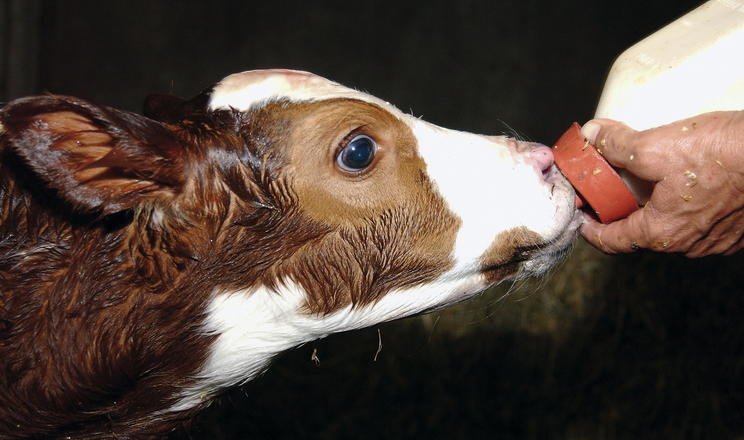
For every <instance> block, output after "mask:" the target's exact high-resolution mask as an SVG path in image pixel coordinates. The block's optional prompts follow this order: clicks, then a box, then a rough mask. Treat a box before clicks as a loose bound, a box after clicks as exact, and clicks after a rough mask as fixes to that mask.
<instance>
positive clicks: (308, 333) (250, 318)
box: [168, 273, 486, 412]
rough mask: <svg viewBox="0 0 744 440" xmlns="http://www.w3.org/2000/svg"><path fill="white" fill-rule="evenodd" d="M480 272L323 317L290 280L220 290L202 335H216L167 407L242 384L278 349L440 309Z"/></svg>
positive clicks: (476, 286)
mask: <svg viewBox="0 0 744 440" xmlns="http://www.w3.org/2000/svg"><path fill="white" fill-rule="evenodd" d="M485 287H486V286H485V282H484V280H483V278H482V277H481V276H480V275H473V276H470V277H467V278H462V277H456V276H453V274H452V273H448V274H445V275H444V276H442V277H440V278H439V279H438V280H436V281H434V282H431V283H427V284H425V285H422V286H418V287H414V288H410V289H403V290H397V291H392V292H389V293H387V294H386V295H385V296H384V297H383V298H382V299H380V300H379V301H378V302H377V303H375V304H370V305H366V306H362V307H352V306H347V307H344V308H343V309H341V310H339V311H337V312H334V313H332V314H330V315H326V316H318V315H310V314H307V313H306V312H305V311H304V310H303V305H304V303H305V300H306V298H307V297H306V295H305V292H304V291H303V289H302V288H301V287H300V286H299V285H297V284H296V283H293V282H287V283H285V284H284V285H283V286H281V287H279V288H278V291H272V290H270V289H268V288H265V287H261V288H258V289H256V290H255V291H253V292H249V291H237V292H222V293H217V294H215V295H214V297H213V299H212V300H211V302H210V303H209V304H208V306H207V312H206V319H205V321H204V324H203V330H204V333H205V334H207V335H217V339H216V340H215V342H214V344H213V345H212V347H211V353H210V356H209V358H208V360H207V362H206V364H205V365H204V367H203V368H202V370H201V371H200V372H199V374H198V375H197V377H196V379H197V383H196V384H194V385H193V386H191V387H189V388H187V389H184V390H183V392H182V393H181V397H180V399H179V401H178V403H176V404H175V405H173V406H172V407H171V408H170V409H168V411H169V412H170V411H183V410H187V409H190V408H193V407H195V406H197V405H199V404H201V403H203V402H205V401H208V400H210V399H211V398H212V397H214V396H215V395H216V394H217V393H218V392H219V391H221V390H222V389H224V388H227V387H230V386H234V385H238V384H241V383H245V382H247V381H249V380H251V379H253V378H254V377H256V375H258V374H259V373H261V372H262V371H264V370H265V369H266V368H267V367H268V366H269V363H270V361H271V359H272V358H273V357H274V356H275V355H276V354H278V353H280V352H282V351H285V350H288V349H290V348H292V347H295V346H298V345H301V344H304V343H307V342H310V341H313V340H315V339H319V338H324V337H326V336H328V335H329V334H331V333H337V332H341V331H346V330H354V329H359V328H363V327H369V326H371V325H374V324H378V323H381V322H385V321H390V320H393V319H397V318H402V317H405V316H410V315H413V314H415V313H419V312H422V311H428V310H433V309H436V308H441V307H444V306H446V305H449V304H452V303H455V302H459V301H462V300H464V299H467V298H469V297H470V296H472V295H474V294H476V293H478V292H479V291H481V290H482V289H483V288H485Z"/></svg>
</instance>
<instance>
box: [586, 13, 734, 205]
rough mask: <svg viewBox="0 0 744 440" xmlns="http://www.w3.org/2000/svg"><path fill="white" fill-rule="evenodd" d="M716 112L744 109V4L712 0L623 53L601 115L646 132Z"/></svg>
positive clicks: (643, 189)
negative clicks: (695, 116)
mask: <svg viewBox="0 0 744 440" xmlns="http://www.w3.org/2000/svg"><path fill="white" fill-rule="evenodd" d="M715 110H744V0H711V1H708V2H706V3H704V4H703V5H701V6H699V7H698V8H696V9H694V10H693V11H691V12H689V13H688V14H686V15H684V16H683V17H681V18H679V19H677V20H676V21H674V22H672V23H670V24H669V25H667V26H665V27H663V28H661V29H660V30H658V31H657V32H655V33H653V34H652V35H650V36H649V37H647V38H645V39H643V40H641V41H640V42H639V43H637V44H635V45H634V46H632V47H630V48H629V49H627V50H626V51H625V52H623V53H622V54H621V55H620V56H619V57H618V58H617V60H615V63H614V64H613V65H612V68H611V69H610V72H609V74H608V77H607V80H606V82H605V86H604V89H603V91H602V95H601V97H600V100H599V104H598V106H597V112H596V115H595V117H597V118H610V119H615V120H618V121H622V122H624V123H626V124H628V125H629V126H630V127H632V128H634V129H636V130H645V129H647V128H652V127H657V126H660V125H664V124H667V123H669V122H673V121H676V120H679V119H685V118H688V117H691V116H694V115H697V114H700V113H705V112H709V111H715ZM626 174H627V173H626ZM621 175H622V174H621ZM623 178H624V179H625V180H626V181H627V182H628V184H629V186H630V187H631V189H633V191H634V193H636V196H637V198H638V199H639V200H640V201H641V202H643V201H645V199H647V198H648V194H649V192H648V191H649V188H648V186H647V185H639V184H638V182H634V181H633V180H634V179H632V178H629V177H628V176H627V175H623Z"/></svg>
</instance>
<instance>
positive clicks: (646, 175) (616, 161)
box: [581, 119, 664, 182]
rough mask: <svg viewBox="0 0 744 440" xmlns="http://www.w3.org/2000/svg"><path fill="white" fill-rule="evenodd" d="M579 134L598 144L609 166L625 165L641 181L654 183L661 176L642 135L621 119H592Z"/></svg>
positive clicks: (623, 166) (621, 166) (620, 166)
mask: <svg viewBox="0 0 744 440" xmlns="http://www.w3.org/2000/svg"><path fill="white" fill-rule="evenodd" d="M581 134H582V135H583V136H584V137H585V138H586V139H587V140H588V141H589V143H591V144H593V145H594V146H596V147H597V149H598V150H599V151H600V153H602V155H603V156H604V157H605V159H607V160H608V161H609V162H610V163H611V164H612V165H614V166H616V167H619V168H625V169H627V170H628V171H630V172H631V173H633V174H635V175H636V176H638V177H640V178H641V179H643V180H648V181H651V182H656V181H659V180H661V179H662V178H663V177H664V176H663V175H660V174H659V172H658V168H659V167H658V166H656V165H657V164H656V163H655V162H654V158H653V157H649V149H648V148H645V147H646V145H644V140H645V138H644V136H642V135H641V133H640V132H638V131H636V130H633V129H632V128H630V127H628V126H627V125H625V124H623V123H622V122H618V121H613V120H611V119H592V120H591V121H589V122H587V123H586V124H584V126H583V127H582V128H581Z"/></svg>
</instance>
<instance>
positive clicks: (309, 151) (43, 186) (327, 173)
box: [0, 96, 458, 438]
mask: <svg viewBox="0 0 744 440" xmlns="http://www.w3.org/2000/svg"><path fill="white" fill-rule="evenodd" d="M200 103H203V97H200V98H198V99H197V100H195V101H192V102H188V103H185V102H181V101H177V100H174V101H168V102H165V103H163V102H160V103H159V104H161V105H160V106H159V107H158V106H153V108H151V111H150V114H151V115H152V116H156V117H158V118H160V119H161V120H162V122H157V121H155V120H152V119H147V118H144V117H142V116H138V115H134V114H130V113H125V112H120V111H116V110H113V109H109V108H105V107H99V106H95V105H92V104H90V103H88V102H86V101H83V100H79V99H76V98H68V97H58V96H45V97H36V98H26V99H22V100H18V101H14V102H13V103H10V104H8V106H6V107H5V108H4V109H3V110H2V111H0V123H2V124H3V125H4V127H5V130H6V132H5V133H4V134H3V136H2V142H1V143H0V148H1V149H2V150H1V151H0V154H1V155H2V162H0V202H1V205H0V206H1V207H2V211H1V212H0V219H2V223H1V224H0V438H2V437H10V436H18V437H34V436H36V437H48V436H63V435H67V436H72V437H85V438H95V437H112V436H117V437H119V438H126V437H129V436H137V435H141V434H144V433H147V434H157V433H164V432H167V431H168V430H169V429H172V427H173V426H174V423H177V422H178V421H179V420H184V419H187V418H188V416H189V415H190V413H191V412H192V411H189V412H186V413H180V414H167V413H164V414H158V412H157V411H158V410H162V409H164V408H167V407H168V406H170V405H172V404H173V403H174V400H175V398H176V394H177V392H178V390H180V389H181V388H182V387H185V386H188V385H189V384H190V383H191V381H192V380H193V379H192V377H193V375H194V374H195V373H196V372H197V371H198V369H199V367H200V366H201V365H202V364H203V362H204V359H205V357H206V355H207V350H208V347H209V344H210V342H211V337H209V336H205V335H202V334H201V333H200V332H199V325H200V322H201V315H202V313H203V311H204V310H203V307H204V304H205V303H206V301H207V299H208V298H209V295H210V294H211V292H213V291H214V290H215V289H224V290H230V289H245V288H248V287H251V286H255V285H266V286H274V285H276V284H277V283H279V282H280V281H281V280H282V279H285V278H287V277H289V278H290V279H293V280H295V281H296V282H298V283H299V284H300V285H302V286H303V287H304V288H305V289H306V290H307V292H308V293H309V297H308V299H307V311H308V313H317V314H325V313H330V312H332V311H334V310H337V309H338V308H339V307H342V306H345V305H348V304H350V303H352V304H367V303H370V302H373V301H375V300H376V299H377V298H379V297H380V296H381V295H383V294H384V293H385V292H387V291H389V290H391V289H395V288H400V287H406V286H413V285H416V284H419V283H422V282H425V281H428V280H432V279H434V278H435V277H437V276H438V275H439V274H441V273H443V272H444V271H445V270H446V269H447V268H448V267H449V264H451V263H449V257H448V255H449V252H450V250H451V248H452V246H453V243H454V237H455V232H456V229H457V226H458V220H457V219H456V218H455V217H454V216H453V215H452V214H451V213H449V212H448V210H447V209H446V207H445V205H444V202H443V201H442V200H441V199H440V198H439V197H438V196H437V195H436V193H435V192H434V191H433V189H432V186H431V183H430V182H428V179H427V178H426V175H425V173H424V165H423V162H422V161H421V159H420V158H419V157H418V156H417V155H416V153H415V140H414V138H413V136H412V135H411V133H410V131H408V129H407V128H406V127H405V126H404V125H403V124H402V123H400V122H399V121H397V120H396V119H395V118H393V117H392V116H390V115H389V114H387V113H386V112H385V111H384V110H382V109H380V108H378V107H376V106H374V105H372V104H366V103H362V102H358V101H349V100H330V101H324V102H319V103H308V104H290V103H286V102H277V103H273V104H269V105H267V106H265V107H263V108H261V109H257V110H255V111H253V112H249V113H239V112H235V111H216V112H206V111H204V108H203V105H201V104H200ZM155 107H157V108H155ZM185 109H188V110H185ZM304 114H312V115H313V116H311V117H306V118H303V117H301V115H304ZM345 115H346V116H345ZM329 121H332V122H331V123H329ZM353 130H359V131H360V132H364V133H365V134H368V135H369V136H371V137H373V138H374V139H376V140H377V141H378V143H379V144H380V146H381V149H382V150H381V152H380V154H379V156H378V157H377V158H376V162H377V163H376V164H375V167H374V169H373V170H372V171H371V172H369V173H367V174H364V175H358V176H348V175H344V174H343V173H341V172H340V171H339V170H336V169H333V168H332V164H333V161H332V157H333V155H334V154H335V151H336V148H337V147H338V145H339V142H341V140H342V139H343V138H344V136H346V135H348V133H349V131H353ZM329 158H331V160H330V161H329V160H328V159H329ZM319 182H320V185H319ZM362 197H364V198H365V200H374V201H373V202H371V203H364V204H360V202H359V201H360V200H361V198H362ZM196 410H198V408H194V410H193V411H196Z"/></svg>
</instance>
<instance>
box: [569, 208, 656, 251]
mask: <svg viewBox="0 0 744 440" xmlns="http://www.w3.org/2000/svg"><path fill="white" fill-rule="evenodd" d="M644 217H645V214H644V213H643V210H640V211H636V212H634V213H633V214H631V215H630V216H629V217H627V218H624V219H622V220H618V221H616V222H612V223H609V224H606V225H604V224H602V223H599V222H598V221H596V220H594V219H593V218H591V217H590V216H588V215H586V216H585V218H584V223H583V224H582V225H581V235H582V236H583V237H584V239H585V240H586V241H588V242H589V244H591V245H592V246H594V247H596V248H597V249H599V250H601V251H602V252H604V253H607V254H618V253H628V252H635V251H637V250H639V249H643V248H648V247H649V243H648V241H647V239H646V234H645V233H643V230H644V229H643V228H642V224H643V221H644Z"/></svg>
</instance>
